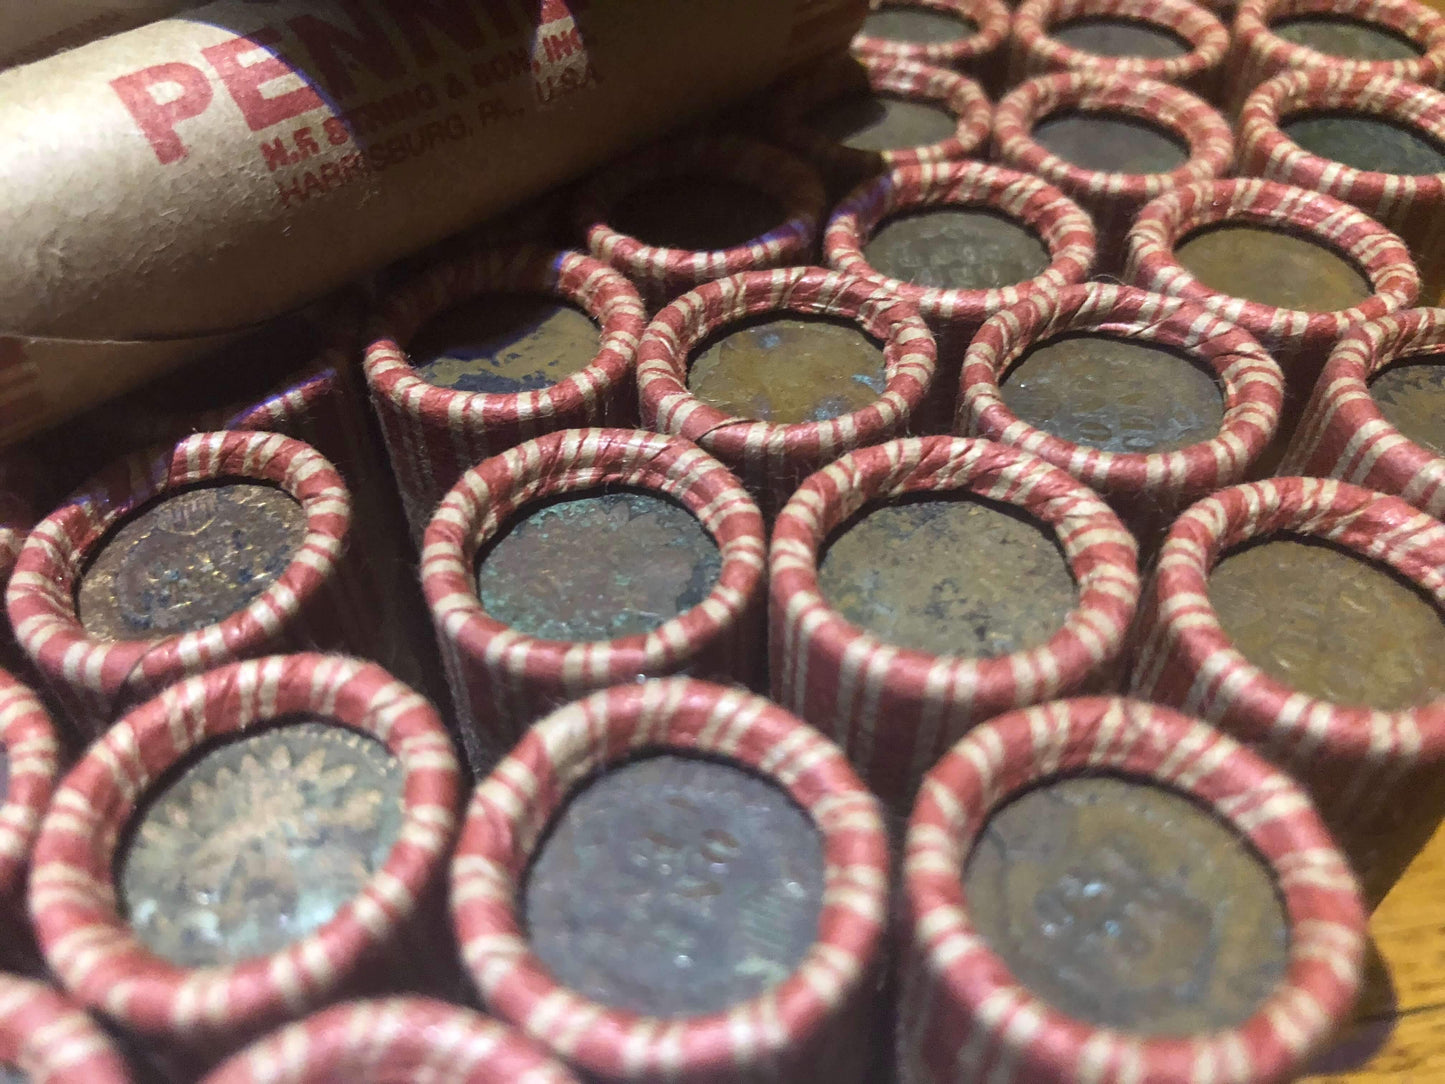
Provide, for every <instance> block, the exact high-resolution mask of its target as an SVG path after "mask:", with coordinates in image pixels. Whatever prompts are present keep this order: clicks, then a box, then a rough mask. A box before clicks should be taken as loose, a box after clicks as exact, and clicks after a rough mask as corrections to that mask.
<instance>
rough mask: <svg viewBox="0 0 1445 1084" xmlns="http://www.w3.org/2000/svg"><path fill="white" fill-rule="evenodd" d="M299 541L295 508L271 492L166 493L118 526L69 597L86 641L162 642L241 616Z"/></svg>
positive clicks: (198, 489) (302, 525) (301, 514)
mask: <svg viewBox="0 0 1445 1084" xmlns="http://www.w3.org/2000/svg"><path fill="white" fill-rule="evenodd" d="M305 536H306V512H305V510H304V509H303V508H302V507H301V504H300V502H298V501H297V500H296V499H295V498H293V497H291V496H290V495H289V494H287V493H285V492H283V491H282V490H280V489H278V488H277V487H275V486H271V485H265V484H262V483H257V482H221V483H218V484H214V485H205V486H194V487H191V488H189V489H183V490H179V491H177V492H174V493H168V494H166V495H164V496H162V497H161V498H160V499H159V500H156V501H153V502H151V503H150V504H148V505H146V506H144V507H142V508H141V509H140V510H138V511H136V512H134V513H132V514H131V515H130V516H128V517H126V518H125V519H123V520H122V521H121V522H120V524H119V526H118V528H117V529H115V530H114V531H113V532H112V533H111V535H110V536H109V537H108V538H107V539H105V540H104V541H103V542H102V544H101V547H100V550H99V552H98V553H97V554H96V556H95V559H94V560H93V561H92V562H91V564H90V566H89V567H88V568H87V569H86V570H85V572H84V574H83V575H82V576H81V580H80V588H79V590H78V591H77V592H76V604H77V607H78V610H79V617H80V622H81V624H82V625H83V626H84V628H85V631H86V633H87V635H89V636H92V637H95V638H97V639H104V640H137V639H150V638H153V637H160V636H171V635H176V634H178V633H184V632H190V631H192V630H195V629H200V628H205V627H206V626H207V625H213V624H215V623H216V622H218V621H220V620H222V619H223V618H225V617H227V616H229V615H230V614H233V613H235V612H236V611H237V610H240V609H243V608H244V607H245V606H247V605H248V604H250V603H251V602H252V601H254V600H255V599H256V598H257V597H258V596H259V595H260V594H261V593H262V592H263V591H265V590H266V588H268V587H270V586H271V584H273V583H274V582H275V581H276V580H277V579H278V578H279V577H280V575H281V574H282V573H283V572H284V571H285V570H286V567H287V566H288V565H289V564H290V563H291V559H292V557H293V555H294V554H295V553H296V551H297V549H298V548H299V547H300V545H301V543H302V541H303V540H304V539H305Z"/></svg>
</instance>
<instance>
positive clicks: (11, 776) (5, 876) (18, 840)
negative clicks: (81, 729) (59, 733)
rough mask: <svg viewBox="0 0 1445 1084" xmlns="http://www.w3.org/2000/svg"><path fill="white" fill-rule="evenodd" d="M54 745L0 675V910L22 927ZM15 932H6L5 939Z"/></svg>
mask: <svg viewBox="0 0 1445 1084" xmlns="http://www.w3.org/2000/svg"><path fill="white" fill-rule="evenodd" d="M60 755H61V749H60V743H59V741H58V740H57V738H56V736H55V727H54V726H53V724H52V723H51V721H50V716H49V715H48V714H47V713H46V711H45V708H44V707H43V706H42V705H41V703H40V701H39V700H38V699H36V697H35V694H34V693H33V692H31V691H30V689H28V688H27V687H26V686H24V685H23V684H21V683H20V682H19V681H17V680H16V679H15V678H13V677H12V676H10V675H9V674H7V673H5V671H3V670H0V901H3V902H0V906H3V908H4V910H5V911H6V912H8V913H9V914H10V915H11V917H12V919H13V921H14V922H15V923H16V927H17V928H18V927H19V926H23V925H24V921H25V920H24V905H23V896H24V890H25V874H26V872H27V871H28V869H29V867H30V851H31V848H32V846H33V845H34V843H35V833H36V830H37V829H38V828H39V827H40V818H41V815H42V814H44V812H45V809H46V807H47V806H48V805H49V804H50V795H51V791H53V790H54V788H55V780H56V776H57V775H58V774H59V772H60ZM16 932H17V930H15V929H12V930H11V932H10V935H9V936H12V937H13V936H14V934H15V933H16Z"/></svg>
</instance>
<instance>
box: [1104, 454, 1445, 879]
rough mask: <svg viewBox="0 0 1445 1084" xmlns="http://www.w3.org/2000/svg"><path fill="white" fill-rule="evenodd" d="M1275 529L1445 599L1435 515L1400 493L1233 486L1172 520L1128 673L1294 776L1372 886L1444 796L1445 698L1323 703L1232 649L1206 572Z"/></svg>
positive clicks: (1303, 485) (1443, 532)
mask: <svg viewBox="0 0 1445 1084" xmlns="http://www.w3.org/2000/svg"><path fill="white" fill-rule="evenodd" d="M1280 531H1287V532H1292V533H1295V534H1300V535H1307V536H1311V537H1316V538H1321V539H1326V540H1328V541H1330V542H1332V543H1334V544H1335V545H1337V546H1342V547H1344V548H1346V549H1348V550H1353V551H1355V552H1356V553H1359V554H1361V555H1362V556H1364V557H1366V558H1369V559H1371V560H1374V561H1377V562H1379V563H1381V564H1384V565H1387V566H1388V567H1390V568H1392V569H1394V570H1395V571H1396V572H1398V573H1399V574H1400V575H1402V576H1403V577H1405V579H1407V580H1409V581H1410V582H1411V583H1413V584H1415V585H1417V586H1418V587H1419V588H1420V589H1421V590H1422V591H1424V592H1425V594H1426V595H1427V596H1428V597H1429V598H1431V599H1432V600H1433V601H1434V603H1435V605H1436V606H1437V607H1438V608H1441V609H1442V610H1445V524H1441V523H1440V522H1439V521H1437V520H1434V519H1432V518H1430V517H1429V516H1426V515H1425V514H1424V513H1422V512H1419V511H1417V510H1416V509H1414V508H1412V507H1411V506H1410V505H1408V504H1406V503H1405V502H1404V501H1402V500H1400V499H1399V498H1398V497H1390V496H1386V495H1384V494H1381V493H1375V492H1372V491H1370V490H1367V489H1361V488H1359V487H1358V486H1353V485H1349V484H1347V483H1344V482H1338V481H1334V480H1325V479H1320V478H1272V479H1268V480H1266V481H1262V482H1254V483H1251V484H1248V485H1240V486H1234V487H1232V488H1229V489H1224V490H1221V491H1220V492H1218V493H1216V494H1214V495H1213V496H1211V497H1206V498H1205V499H1204V500H1202V501H1200V502H1199V503H1197V504H1195V505H1194V506H1193V507H1192V508H1190V509H1189V510H1188V511H1187V512H1185V513H1184V515H1182V516H1181V517H1180V518H1179V519H1178V520H1177V521H1175V524H1174V526H1173V527H1172V528H1171V529H1170V531H1169V537H1168V539H1167V540H1166V541H1165V543H1164V548H1163V550H1162V551H1161V553H1160V556H1159V564H1158V567H1157V569H1156V571H1155V575H1154V581H1153V583H1152V584H1151V586H1150V588H1149V590H1148V592H1147V593H1146V597H1145V600H1144V603H1143V605H1142V606H1141V607H1140V625H1139V629H1138V630H1137V632H1138V639H1137V643H1138V648H1137V653H1136V661H1135V665H1134V673H1133V677H1132V681H1131V686H1132V689H1133V691H1134V692H1135V693H1137V694H1138V695H1141V696H1145V697H1148V698H1149V699H1151V700H1156V701H1158V702H1159V703H1162V704H1170V705H1173V706H1175V707H1178V708H1179V709H1180V710H1182V711H1185V712H1188V713H1190V714H1193V715H1198V716H1199V717H1200V718H1203V719H1207V720H1208V721H1210V722H1212V723H1214V724H1216V725H1217V726H1219V727H1220V728H1221V729H1223V730H1226V731H1228V732H1229V733H1230V734H1231V735H1233V736H1234V737H1235V738H1237V739H1238V740H1240V741H1243V742H1245V743H1246V744H1248V745H1251V746H1254V747H1256V748H1258V749H1259V751H1260V752H1262V753H1264V755H1266V756H1267V757H1269V758H1270V759H1271V760H1273V761H1274V762H1275V763H1277V764H1279V765H1280V767H1282V768H1283V769H1284V770H1285V771H1287V772H1289V773H1290V775H1291V776H1293V777H1294V778H1295V779H1297V780H1299V781H1300V783H1302V784H1303V785H1304V787H1305V788H1306V789H1307V790H1308V791H1309V792H1310V794H1311V796H1312V797H1313V798H1314V800H1315V802H1316V803H1317V804H1318V805H1319V808H1320V812H1321V814H1322V815H1323V816H1324V819H1325V822H1326V823H1327V824H1328V825H1329V826H1330V829H1331V831H1333V832H1334V833H1335V835H1336V838H1337V839H1339V841H1340V843H1341V846H1342V848H1343V850H1344V851H1345V853H1346V854H1348V855H1349V856H1350V859H1351V861H1352V862H1353V863H1354V865H1355V869H1356V872H1357V873H1359V874H1360V876H1361V878H1362V880H1363V881H1364V882H1365V885H1366V889H1367V891H1368V892H1369V894H1370V897H1371V898H1372V899H1379V898H1380V896H1382V895H1383V894H1384V890H1385V889H1386V888H1388V887H1389V885H1390V884H1391V883H1393V881H1394V879H1395V878H1396V877H1397V876H1398V875H1399V873H1400V871H1401V870H1403V869H1404V866H1405V864H1406V862H1408V860H1409V858H1410V857H1412V856H1413V854H1414V851H1415V849H1416V848H1418V847H1419V846H1420V845H1422V844H1423V843H1424V841H1425V839H1426V838H1427V837H1428V835H1429V833H1430V832H1431V831H1433V830H1434V828H1435V826H1436V824H1437V823H1438V822H1439V820H1440V815H1441V812H1442V809H1445V795H1442V794H1441V787H1440V785H1439V783H1438V780H1439V778H1440V775H1441V769H1442V766H1445V699H1440V700H1434V701H1431V702H1430V703H1428V704H1423V705H1421V706H1419V707H1416V708H1411V709H1409V710H1405V711H1378V710H1375V709H1372V708H1368V707H1357V706H1346V705H1342V704H1333V703H1330V702H1328V701H1324V700H1319V699H1317V698H1315V697H1312V696H1308V695H1306V694H1305V693H1302V692H1299V691H1297V690H1295V689H1292V688H1290V687H1289V686H1288V685H1285V684H1284V683H1282V682H1280V681H1278V680H1276V679H1275V678H1273V677H1271V676H1269V675H1268V674H1266V673H1265V672H1264V671H1262V670H1261V669H1259V668H1258V667H1257V666H1254V665H1253V664H1252V663H1250V662H1249V660H1248V659H1246V658H1245V657H1244V656H1243V655H1242V654H1240V652H1239V651H1237V650H1236V649H1235V648H1234V646H1233V645H1232V644H1231V643H1230V641H1229V639H1228V637H1227V636H1226V635H1225V632H1224V629H1223V628H1222V627H1221V625H1220V623H1219V619H1218V617H1217V616H1216V614H1215V612H1214V608H1213V606H1212V605H1211V604H1210V601H1209V593H1208V577H1209V573H1210V571H1211V570H1212V569H1213V568H1214V566H1215V564H1216V563H1217V562H1218V561H1219V559H1220V556H1221V555H1222V554H1224V553H1225V552H1226V551H1227V550H1230V549H1232V548H1233V547H1235V546H1239V545H1242V544H1244V543H1246V542H1249V541H1251V540H1254V539H1258V538H1263V537H1265V536H1266V535H1269V534H1272V533H1275V532H1280Z"/></svg>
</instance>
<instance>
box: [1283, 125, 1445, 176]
mask: <svg viewBox="0 0 1445 1084" xmlns="http://www.w3.org/2000/svg"><path fill="white" fill-rule="evenodd" d="M1279 128H1280V131H1281V132H1283V133H1284V134H1285V136H1286V137H1287V138H1288V139H1290V140H1291V141H1292V142H1294V143H1296V144H1297V145H1298V146H1299V147H1300V148H1301V149H1302V150H1306V151H1308V152H1309V153H1310V154H1313V155H1317V156H1319V157H1320V158H1328V159H1329V160H1330V161H1331V162H1340V163H1342V164H1344V165H1347V166H1349V167H1350V168H1351V169H1362V170H1367V171H1372V172H1376V173H1394V174H1397V175H1400V176H1421V175H1426V174H1432V173H1445V148H1442V147H1441V146H1440V144H1439V143H1437V142H1436V141H1435V140H1434V139H1432V138H1430V137H1429V136H1428V135H1427V134H1426V133H1425V132H1423V131H1422V130H1420V129H1419V128H1412V127H1410V126H1408V125H1404V124H1396V123H1394V122H1392V121H1389V120H1385V119H1383V118H1381V117H1372V116H1370V115H1369V114H1367V113H1354V112H1348V111H1345V110H1337V111H1324V110H1320V111H1315V112H1310V113H1297V114H1295V115H1293V116H1291V117H1289V118H1288V119H1286V120H1284V121H1281V122H1280V126H1279Z"/></svg>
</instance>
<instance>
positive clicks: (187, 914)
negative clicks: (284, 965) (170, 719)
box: [117, 719, 405, 967]
mask: <svg viewBox="0 0 1445 1084" xmlns="http://www.w3.org/2000/svg"><path fill="white" fill-rule="evenodd" d="M404 778H405V773H404V771H403V770H402V767H401V765H400V763H399V762H398V761H397V759H396V758H395V757H394V756H392V754H391V752H390V751H389V750H388V749H387V748H386V746H384V745H382V744H381V743H380V742H378V741H376V740H375V739H373V738H370V737H368V736H366V735H364V734H361V733H358V732H357V731H354V730H350V729H348V728H346V727H342V726H338V725H335V724H328V723H325V722H322V721H319V720H316V719H303V720H301V721H298V722H293V723H289V724H287V725H283V726H278V727H275V728H273V729H268V730H265V731H262V732H260V733H257V734H254V735H251V736H243V737H239V738H235V739H233V740H230V741H227V742H224V743H223V744H220V745H216V746H214V747H212V748H210V749H208V750H207V751H204V752H203V753H202V754H201V755H200V757H199V758H198V759H196V760H195V761H194V762H193V763H192V764H191V765H190V766H189V767H187V768H186V769H185V770H184V772H183V773H182V774H181V775H180V777H179V778H177V779H176V780H175V781H174V782H172V783H170V784H169V785H167V786H165V787H164V788H163V789H161V790H160V791H159V792H158V793H157V794H156V795H155V796H154V798H153V799H152V800H151V801H150V803H149V804H148V805H146V806H145V807H143V809H142V812H141V813H140V816H139V819H138V821H136V822H133V823H134V833H133V834H132V836H131V838H130V840H129V843H128V844H127V845H126V846H125V847H124V849H123V850H122V852H121V859H120V862H119V864H118V871H119V872H118V877H117V880H118V881H119V888H120V895H121V899H122V902H123V913H124V914H125V915H126V917H127V920H128V921H129V922H130V925H131V928H132V929H133V930H134V931H135V934H136V936H137V937H138V938H139V939H140V940H141V942H142V943H143V944H144V945H145V946H146V947H147V948H149V949H150V950H151V951H152V952H154V953H156V954H157V955H159V956H161V957H163V958H165V959H166V960H169V961H170V962H171V963H174V964H176V965H178V966H181V967H215V966H220V965H223V964H230V963H235V962H237V961H239V960H245V959H249V958H251V957H255V956H263V955H267V954H270V953H273V952H278V951H280V950H281V949H283V948H285V947H286V946H287V945H290V944H293V943H294V942H295V941H297V940H298V939H300V938H302V937H305V936H306V935H307V934H310V933H312V932H314V931H315V930H317V929H319V928H320V927H321V926H323V925H325V924H326V923H327V922H329V921H330V920H331V918H332V917H333V916H334V915H335V914H336V912H337V911H338V910H339V909H340V908H341V907H342V905H344V904H345V903H347V902H348V901H350V900H352V899H354V898H355V897H356V896H358V895H359V894H360V893H361V891H362V890H363V889H364V888H365V886H366V883H367V882H368V881H369V880H370V879H371V877H372V875H373V874H374V873H375V872H376V871H377V870H378V869H380V868H381V866H382V865H383V864H384V863H385V861H386V856H387V854H388V853H389V852H390V851H391V848H392V845H393V844H394V843H395V842H396V839H397V835H398V833H399V832H400V830H401V821H402V786H403V781H404Z"/></svg>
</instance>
